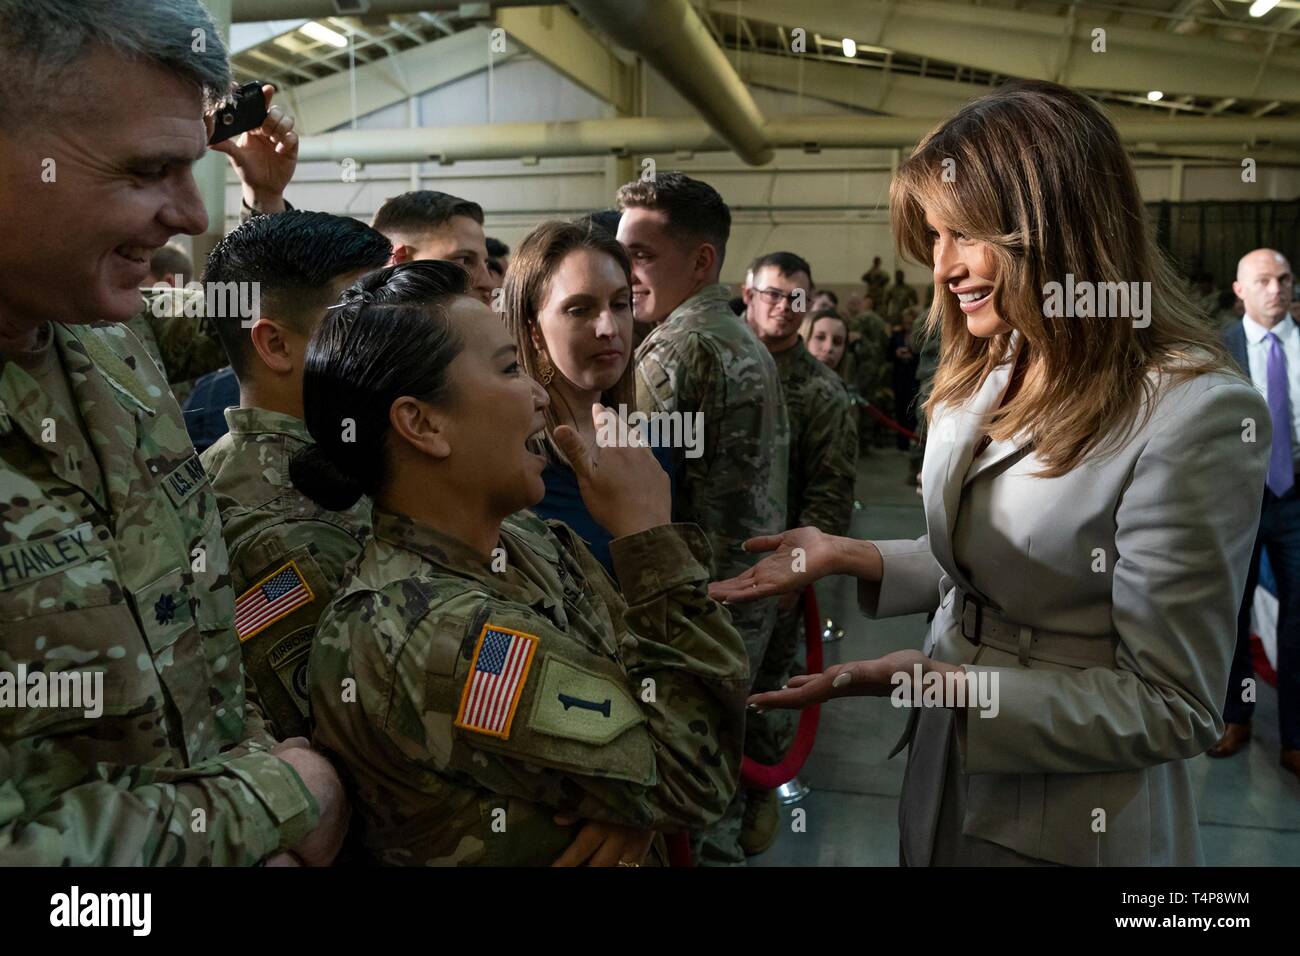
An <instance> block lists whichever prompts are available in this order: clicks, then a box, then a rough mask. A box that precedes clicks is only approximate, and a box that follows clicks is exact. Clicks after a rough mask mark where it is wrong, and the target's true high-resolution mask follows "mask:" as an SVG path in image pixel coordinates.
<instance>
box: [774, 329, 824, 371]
mask: <svg viewBox="0 0 1300 956" xmlns="http://www.w3.org/2000/svg"><path fill="white" fill-rule="evenodd" d="M800 353H802V354H800ZM771 354H772V361H774V362H776V367H777V368H779V369H782V370H783V371H788V370H789V369H790V368H791V367H792V366H794V365H798V364H799V363H800V362H802V361H803V360H804V356H805V355H806V356H808V357H809V358H812V353H811V352H809V351H808V346H806V345H804V344H803V338H802V337H801V336H796V337H795V340H794V345H792V346H790V347H789V348H788V349H782V350H781V351H779V352H773V353H771ZM813 361H814V362H815V361H817V359H813Z"/></svg>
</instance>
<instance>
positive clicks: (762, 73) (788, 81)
mask: <svg viewBox="0 0 1300 956" xmlns="http://www.w3.org/2000/svg"><path fill="white" fill-rule="evenodd" d="M740 75H741V77H742V78H743V79H744V80H745V82H746V83H749V84H750V85H751V86H761V87H766V88H768V89H773V90H782V91H784V92H787V93H802V94H803V95H804V96H810V97H813V98H814V99H819V100H825V101H826V102H828V103H839V104H841V105H843V106H850V107H853V108H855V109H865V110H870V111H871V112H874V113H883V114H886V115H889V116H904V117H906V116H946V115H948V114H949V113H952V112H953V111H955V110H957V109H959V108H960V107H962V106H964V105H965V104H966V103H969V102H970V101H971V100H973V99H975V98H976V97H978V96H983V95H984V94H985V93H989V92H991V91H992V90H993V87H992V86H991V85H986V84H984V83H964V82H958V81H956V80H940V79H935V78H933V77H928V76H927V77H921V76H912V75H910V74H907V73H886V72H884V71H883V70H876V69H872V68H870V67H861V66H852V65H849V64H847V63H834V62H828V61H825V60H814V59H812V58H811V57H798V56H777V55H776V54H772V53H747V54H746V55H745V62H743V63H742V64H741V70H740ZM1133 102H1134V103H1138V102H1141V103H1146V97H1134V98H1133ZM1104 108H1105V110H1106V112H1107V114H1108V115H1109V116H1110V117H1111V118H1112V119H1115V120H1119V119H1132V120H1138V121H1140V120H1145V119H1151V118H1152V113H1151V111H1150V110H1149V109H1143V110H1130V109H1127V108H1125V107H1122V106H1115V105H1113V104H1110V103H1107V104H1105V106H1104Z"/></svg>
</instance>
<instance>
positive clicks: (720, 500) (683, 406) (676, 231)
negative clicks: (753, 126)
mask: <svg viewBox="0 0 1300 956" xmlns="http://www.w3.org/2000/svg"><path fill="white" fill-rule="evenodd" d="M618 203H619V208H620V209H621V210H622V211H623V217H622V219H621V220H620V221H619V226H618V238H619V241H620V242H622V243H623V245H624V246H626V247H627V250H628V254H629V255H630V256H631V258H632V308H633V311H634V313H635V314H636V315H637V316H639V317H640V318H642V319H646V320H648V321H650V322H653V323H655V328H654V330H653V331H651V333H650V334H649V335H648V336H647V337H646V339H645V341H644V342H642V343H641V346H640V348H639V349H637V354H636V363H637V366H636V378H637V408H638V409H640V410H642V411H646V412H661V413H673V412H677V413H681V414H682V415H685V416H694V415H697V414H698V415H699V416H701V420H702V424H703V449H702V451H703V453H702V454H701V455H699V457H686V456H685V455H681V457H679V458H677V460H676V462H675V468H674V474H675V475H676V476H677V499H676V511H677V514H676V517H677V519H678V520H681V521H691V522H694V523H695V524H698V525H699V526H700V527H701V528H703V529H704V533H705V535H707V536H708V539H709V542H710V544H711V545H712V551H713V561H712V567H711V572H712V577H713V578H715V579H721V578H727V577H731V576H732V575H733V574H735V573H739V572H736V571H732V570H730V569H734V568H740V569H744V568H748V567H749V566H750V565H751V564H752V563H753V558H752V557H750V556H749V554H747V553H746V552H745V550H744V548H743V547H742V544H743V542H744V541H745V540H746V539H747V538H750V537H753V536H754V535H756V534H771V533H773V531H772V529H779V530H784V529H785V526H786V525H785V510H786V478H787V468H788V463H789V423H788V420H787V416H786V410H785V402H784V401H783V400H782V397H781V380H780V376H779V375H778V373H777V370H776V363H775V362H774V361H773V360H772V356H771V355H769V354H768V352H767V349H765V348H763V346H762V344H761V343H759V341H758V339H757V338H755V337H754V334H753V333H752V332H751V331H750V330H749V328H748V327H747V326H746V325H745V324H744V323H743V322H740V321H738V320H737V318H736V316H735V315H734V314H733V313H732V311H731V309H730V308H729V307H728V304H727V300H728V292H727V288H726V286H724V285H722V284H720V283H719V282H718V275H719V272H720V270H721V268H722V260H723V256H724V255H725V253H726V246H727V238H728V235H729V233H730V231H731V212H730V210H728V209H727V205H726V203H724V202H723V201H722V197H721V196H719V195H718V194H717V192H716V191H715V190H714V189H713V187H711V186H709V185H708V184H707V183H703V182H700V181H698V180H695V179H691V178H690V177H688V176H685V175H683V174H682V173H679V172H669V173H661V174H660V175H658V176H657V177H655V178H654V179H652V180H636V181H634V182H630V183H627V184H626V185H624V186H623V187H622V188H621V189H619V191H618ZM760 529H762V530H760ZM732 619H733V620H734V621H735V624H736V630H738V631H739V632H740V635H741V637H743V638H744V640H745V649H746V651H748V654H749V668H750V677H751V678H753V677H754V676H756V675H757V673H758V668H759V665H760V664H761V663H762V660H763V655H764V654H765V653H766V652H767V644H768V641H769V640H770V639H771V636H772V627H773V625H774V624H775V619H776V604H775V602H774V601H756V602H753V603H752V604H750V605H747V606H745V607H743V608H740V607H738V608H736V609H734V610H733V612H732ZM743 813H744V798H743V794H742V795H738V797H737V799H736V801H734V803H733V805H732V806H731V807H729V808H728V810H727V814H726V816H725V817H724V818H723V820H722V821H721V822H720V823H719V825H718V826H717V827H716V828H715V829H714V830H713V831H712V832H711V833H710V834H708V836H707V839H704V840H703V842H701V841H700V840H697V841H696V842H697V846H696V853H695V855H696V860H697V862H699V863H702V864H712V863H719V864H739V863H743V862H744V853H743V852H742V850H741V848H740V842H739V840H740V828H741V822H742V821H741V818H742V816H743Z"/></svg>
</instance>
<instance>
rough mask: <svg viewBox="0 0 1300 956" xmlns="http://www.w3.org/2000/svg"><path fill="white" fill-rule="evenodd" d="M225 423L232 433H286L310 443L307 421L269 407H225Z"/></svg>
mask: <svg viewBox="0 0 1300 956" xmlns="http://www.w3.org/2000/svg"><path fill="white" fill-rule="evenodd" d="M225 416H226V424H227V425H229V426H230V433H231V434H232V435H259V434H271V435H287V436H289V437H290V438H297V439H298V440H299V441H303V442H306V443H308V444H311V443H312V441H313V439H312V437H311V432H309V431H307V423H306V422H305V421H303V420H302V419H301V418H298V417H297V416H295V415H286V414H285V413H284V412H273V411H271V410H270V409H269V408H256V407H254V408H227V409H226V410H225Z"/></svg>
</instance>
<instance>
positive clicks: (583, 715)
mask: <svg viewBox="0 0 1300 956" xmlns="http://www.w3.org/2000/svg"><path fill="white" fill-rule="evenodd" d="M644 720H645V717H644V716H643V714H642V713H641V708H640V705H639V704H637V702H636V700H635V699H633V697H632V695H631V694H630V693H628V690H627V688H626V687H625V686H624V685H622V684H620V683H617V682H615V681H613V680H611V679H610V678H608V677H606V676H604V675H601V674H597V673H595V672H594V671H590V670H587V669H586V668H584V667H579V666H578V665H576V664H570V663H569V662H568V661H564V660H560V659H559V658H558V657H555V656H551V657H548V658H547V659H546V662H545V663H544V664H543V665H542V676H541V689H540V690H539V691H538V692H537V697H536V698H535V700H534V701H533V712H532V714H531V715H530V717H529V719H528V726H529V727H530V728H531V729H533V730H535V731H537V732H538V733H542V734H550V735H551V736H554V737H567V738H568V739H570V740H580V741H582V742H583V743H588V744H598V745H600V744H607V743H609V742H610V741H611V740H613V739H614V738H615V737H618V736H619V735H620V734H622V733H623V731H625V730H627V729H628V728H629V727H634V726H636V725H637V724H639V723H641V722H643V721H644Z"/></svg>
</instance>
